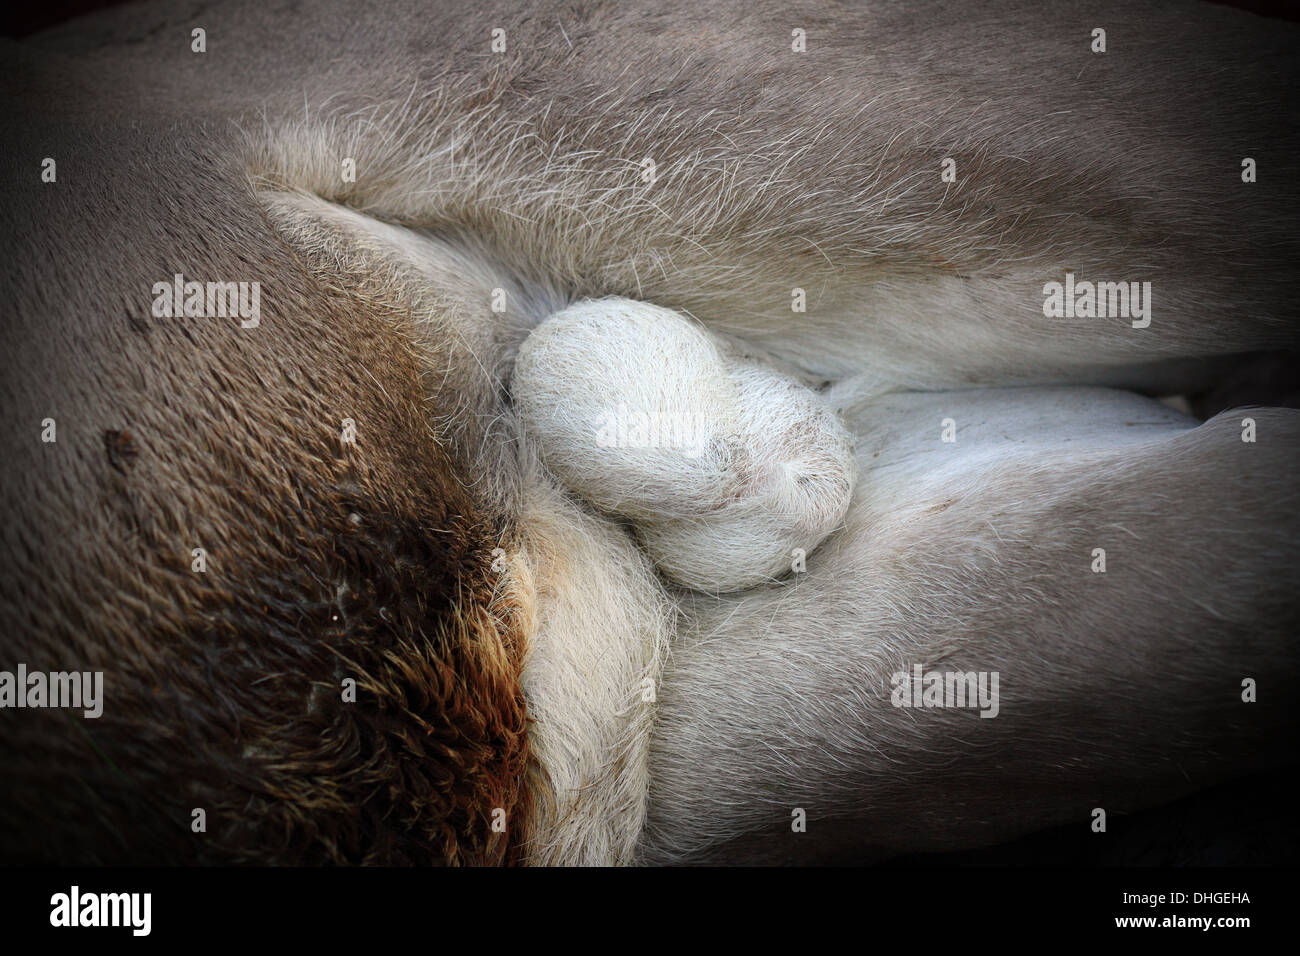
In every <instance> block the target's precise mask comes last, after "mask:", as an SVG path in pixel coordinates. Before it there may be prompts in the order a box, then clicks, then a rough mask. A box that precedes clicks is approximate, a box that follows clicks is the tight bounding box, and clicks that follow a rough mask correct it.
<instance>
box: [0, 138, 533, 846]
mask: <svg viewBox="0 0 1300 956" xmlns="http://www.w3.org/2000/svg"><path fill="white" fill-rule="evenodd" d="M105 161H106V162H110V161H108V160H105ZM186 182H187V180H185V178H184V177H178V178H177V179H176V180H175V181H172V182H170V183H163V184H160V192H159V194H158V195H157V196H156V201H157V203H158V206H159V207H160V208H159V209H157V210H154V212H159V213H160V212H161V208H162V207H165V206H168V205H173V204H174V206H175V207H176V208H175V209H173V216H174V217H175V221H179V222H184V223H185V224H186V228H184V229H183V230H177V232H176V234H174V235H171V236H169V237H168V239H169V241H170V242H171V243H172V246H171V249H170V250H168V249H166V248H165V247H163V246H161V245H159V246H156V247H152V248H151V249H150V251H148V252H146V253H144V254H143V255H141V254H140V252H141V251H140V249H139V243H137V242H134V241H132V239H131V238H130V237H129V236H126V235H120V234H115V232H116V230H117V229H122V228H129V227H127V226H126V224H125V223H123V222H121V221H120V219H118V218H117V217H116V216H115V214H114V211H113V210H112V209H111V208H105V207H106V206H111V204H112V202H113V199H112V197H111V195H100V196H87V195H86V193H85V191H84V190H79V189H78V188H77V187H76V186H75V185H71V184H70V185H71V188H69V189H67V190H63V191H62V192H58V193H55V192H44V193H41V192H37V191H29V192H27V193H25V195H23V196H22V197H21V199H20V201H19V202H18V203H17V204H15V205H14V206H11V207H10V209H11V211H13V212H16V213H17V214H18V216H19V217H20V222H19V223H18V224H17V227H18V229H19V230H20V231H21V233H22V234H23V235H25V236H26V237H27V240H28V242H29V243H30V244H31V246H32V247H33V248H35V249H36V250H38V251H42V252H44V253H45V254H53V255H55V256H56V257H57V258H58V259H59V261H60V262H62V263H64V265H65V267H67V268H70V269H72V270H74V271H76V274H77V276H78V282H76V283H69V288H75V289H77V291H78V293H79V295H78V296H77V299H76V300H75V301H74V300H73V299H68V300H65V301H64V302H62V303H61V304H60V306H59V307H57V308H56V307H52V306H51V305H50V304H49V303H42V300H41V298H40V297H41V293H42V290H41V289H40V288H38V287H30V286H29V287H27V288H22V289H20V299H21V300H22V301H23V302H24V303H25V305H24V307H23V308H21V309H20V310H19V315H20V316H22V318H20V319H19V320H18V322H17V323H16V324H17V325H18V326H19V328H17V329H15V328H13V327H11V328H10V330H9V331H10V332H11V334H13V335H15V339H14V341H15V342H17V343H18V344H17V350H18V353H19V354H18V358H19V361H17V362H15V363H14V364H13V365H11V366H10V367H9V368H8V370H7V373H6V375H5V376H4V380H3V386H2V389H3V390H2V391H0V397H2V399H3V401H4V403H5V405H6V406H7V407H8V408H10V409H11V410H12V411H14V412H15V414H14V415H13V416H12V417H10V418H8V422H9V423H10V424H17V425H18V428H17V430H16V433H11V434H9V435H7V436H6V441H7V443H8V444H9V446H10V447H13V448H21V449H22V450H21V451H18V452H17V458H18V461H17V462H16V463H15V464H16V465H17V467H10V468H6V469H5V470H4V513H5V516H6V520H5V523H4V532H3V533H4V560H3V574H2V575H0V634H2V635H3V637H2V640H3V660H4V661H5V666H7V667H10V668H12V667H13V665H14V664H15V663H16V662H17V661H24V662H25V663H27V664H28V666H29V667H30V668H32V669H51V670H53V669H68V668H76V669H102V670H104V671H105V696H106V698H107V700H108V705H107V706H106V707H105V711H104V716H103V717H102V718H101V719H99V720H83V719H82V718H81V717H80V715H77V716H75V717H74V716H72V715H71V714H69V713H68V712H65V711H54V710H45V711H38V710H26V711H22V712H17V711H8V712H5V713H4V714H3V715H0V719H2V720H3V721H4V725H5V726H4V733H3V735H0V764H3V766H4V767H5V773H4V774H3V775H2V782H0V847H3V854H4V859H5V860H6V861H9V862H12V861H27V862H32V861H60V862H76V861H86V862H105V863H110V862H111V863H122V862H163V861H166V862H184V861H239V862H277V863H287V862H291V863H310V862H322V861H335V862H355V863H398V862H419V863H424V862H429V861H437V860H442V861H445V862H451V863H484V862H501V861H508V860H513V859H516V858H517V857H518V854H519V848H520V845H521V843H522V841H523V839H524V838H525V834H524V833H523V821H524V820H526V819H527V815H528V807H527V802H526V800H525V794H524V792H523V790H522V789H521V787H520V785H519V780H520V777H521V774H522V772H523V768H524V765H525V762H526V759H527V745H526V718H525V712H524V703H523V697H522V693H521V691H520V686H519V667H520V660H521V655H522V652H523V647H522V637H521V634H520V632H519V631H518V628H517V627H516V621H515V617H514V611H513V609H512V608H511V607H510V606H509V604H508V603H506V602H505V601H504V600H503V599H502V598H500V597H497V596H495V595H494V592H493V589H494V581H493V579H494V577H495V575H493V574H492V572H491V569H490V565H491V560H492V558H491V553H490V552H491V549H492V548H493V547H495V545H496V544H497V543H498V540H499V538H500V536H501V534H502V532H503V526H502V522H501V518H500V516H498V515H493V514H490V513H487V512H485V511H484V510H483V509H481V508H480V507H479V506H478V505H477V504H476V503H475V501H474V500H473V498H472V497H471V496H470V494H469V492H467V491H466V488H465V486H466V485H467V484H468V482H467V481H466V480H465V475H464V474H463V472H462V470H461V468H460V466H459V465H457V464H456V463H455V462H454V461H453V460H452V459H451V458H450V457H449V454H448V452H447V451H446V450H445V449H444V448H442V447H441V446H440V444H439V442H438V439H437V436H436V435H433V434H431V432H430V430H429V429H428V427H427V426H426V425H425V420H424V418H423V415H424V410H423V409H422V401H423V392H422V390H421V385H420V371H419V368H418V366H417V363H416V360H415V358H414V357H413V351H412V346H411V344H410V341H409V339H408V337H407V331H406V330H405V327H404V325H403V322H404V317H403V316H402V315H400V314H396V315H394V314H389V313H384V312H382V311H378V310H375V309H373V308H369V309H367V308H359V307H358V303H357V302H356V301H355V300H354V299H352V298H350V297H349V296H348V295H347V294H346V293H342V292H339V291H330V290H327V289H323V288H321V287H319V286H318V285H317V283H316V282H315V280H314V279H313V278H311V277H310V276H309V275H307V274H306V273H305V272H304V270H303V269H302V267H301V266H300V265H299V264H298V263H297V262H296V261H295V259H294V258H293V257H292V256H291V255H290V254H289V253H288V252H287V251H285V250H283V248H281V247H278V244H277V242H276V240H275V239H274V236H273V235H271V234H265V235H263V236H261V237H250V236H245V237H244V239H245V240H246V241H245V243H244V245H245V246H248V245H251V246H253V247H255V248H257V249H259V250H260V252H259V255H258V256H257V257H256V259H255V260H254V261H247V260H243V259H242V257H241V255H240V253H239V250H238V246H237V245H236V244H233V243H230V242H228V241H227V240H226V239H225V238H220V229H221V226H220V216H221V215H222V214H223V213H230V212H231V210H230V209H229V207H228V206H227V208H224V209H223V208H221V206H222V205H224V204H222V203H218V204H217V208H216V209H214V208H213V207H212V206H211V205H206V206H203V207H202V208H200V207H199V204H198V203H197V202H196V200H195V199H194V197H192V196H191V195H190V194H188V193H187V191H186V190H185V188H184V186H185V185H186ZM203 198H204V199H205V200H207V201H208V202H210V201H211V199H212V197H211V196H210V195H205V196H204V197H203ZM24 200H25V202H24ZM232 202H234V203H237V204H240V203H245V202H251V197H248V198H246V199H244V198H240V197H233V198H232V197H230V196H227V197H225V204H229V203H232ZM51 205H55V206H57V208H51ZM145 214H146V215H149V214H150V213H145ZM68 236H71V237H73V238H71V239H68V238H67V237H68ZM214 236H215V237H218V238H208V237H214ZM69 245H73V246H77V247H79V248H78V253H77V255H78V258H76V259H75V260H74V259H69V258H68V253H67V252H66V249H67V248H68V246H69ZM56 250H57V252H56ZM169 251H170V254H168V253H169ZM174 270H176V271H180V270H184V271H185V272H186V273H190V272H193V273H194V275H193V277H194V278H197V279H199V280H200V281H202V280H204V279H208V278H212V277H214V276H219V275H222V274H223V271H224V273H226V274H236V275H240V276H247V278H249V279H255V280H258V281H260V282H261V283H262V285H263V294H264V296H265V298H264V302H265V303H267V305H266V306H264V310H263V317H262V324H261V327H260V328H259V329H257V330H256V338H255V339H254V338H251V337H250V336H251V334H252V333H250V332H249V331H245V330H241V329H240V328H239V326H238V322H237V321H231V320H223V319H187V320H165V319H163V320H159V319H154V318H152V317H151V316H148V315H147V309H148V301H147V299H146V298H145V297H144V296H141V297H140V298H139V299H136V300H133V301H131V302H130V303H129V304H127V303H123V302H120V301H118V300H116V299H115V297H114V294H115V292H116V291H117V290H120V289H123V288H127V287H134V288H139V289H141V290H146V289H148V288H149V285H150V284H151V283H152V282H154V281H157V280H159V279H162V278H164V277H165V276H167V275H169V274H170V273H171V272H172V271H174ZM287 315H293V316H295V321H294V322H287V321H284V320H283V319H284V317H285V316H287ZM298 317H305V321H297V318H298ZM26 321H32V322H34V323H39V326H38V327H36V328H35V329H33V328H32V327H27V328H23V327H22V326H23V325H24V323H25V322H26ZM254 343H255V344H254ZM380 376H382V383H381V382H380V380H379V378H380ZM46 416H49V417H53V418H55V419H56V421H57V422H58V428H59V432H58V441H57V443H55V444H49V445H42V444H40V443H39V442H33V434H32V431H31V427H32V426H33V425H38V424H39V422H40V421H41V419H43V418H44V417H46ZM344 418H352V419H354V420H355V422H356V425H357V442H356V444H355V445H353V446H345V445H343V444H342V443H341V442H340V431H341V422H342V419H344ZM196 547H202V548H204V549H205V550H206V552H207V562H208V564H207V571H206V572H205V573H198V572H195V571H193V570H191V560H192V558H191V550H192V549H193V548H196ZM348 677H351V678H355V679H356V681H357V701H356V703H354V704H353V703H344V702H343V701H342V699H341V690H342V688H341V682H342V681H343V679H344V678H348ZM196 807H201V808H204V809H205V811H206V813H207V833H206V834H201V833H200V834H196V833H192V832H191V828H190V821H191V810H192V809H193V808H196ZM497 807H500V808H503V809H505V810H506V811H507V819H508V821H509V826H508V830H507V833H506V834H497V833H493V832H492V829H491V815H492V811H493V809H494V808H497ZM36 819H39V820H46V821H53V820H58V821H60V822H59V825H58V826H56V827H36V826H33V820H36Z"/></svg>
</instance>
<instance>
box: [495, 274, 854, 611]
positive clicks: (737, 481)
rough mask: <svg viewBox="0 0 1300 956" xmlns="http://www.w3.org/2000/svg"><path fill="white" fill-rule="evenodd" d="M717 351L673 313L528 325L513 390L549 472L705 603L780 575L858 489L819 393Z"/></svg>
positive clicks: (592, 313)
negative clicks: (633, 535)
mask: <svg viewBox="0 0 1300 956" xmlns="http://www.w3.org/2000/svg"><path fill="white" fill-rule="evenodd" d="M728 351H730V350H729V349H728V348H727V346H726V345H725V344H724V343H723V342H721V341H720V340H718V339H716V338H715V337H714V336H713V335H712V334H711V333H709V332H707V331H706V330H704V329H702V328H700V327H698V326H696V325H695V324H693V323H691V322H690V321H689V320H687V319H686V318H685V317H684V316H682V315H680V314H679V313H676V312H674V311H672V310H670V309H663V308H659V307H657V306H654V305H651V304H649V303H645V302H636V301H633V300H630V299H622V298H610V299H601V300H598V301H588V302H581V303H578V304H576V305H572V306H570V307H568V308H567V309H564V310H563V311H561V312H559V313H558V314H556V315H554V316H552V317H551V318H549V319H547V320H546V321H545V322H543V323H542V324H541V325H539V326H538V327H537V329H536V330H535V331H534V332H533V333H532V334H531V335H530V336H529V337H528V338H527V339H526V340H525V341H524V343H523V345H522V346H521V347H520V350H519V357H518V360H517V363H516V366H515V373H514V379H513V394H514V400H515V405H516V408H517V409H518V411H519V415H520V419H521V421H522V423H523V426H524V428H525V431H526V433H527V434H528V436H529V438H530V439H531V440H532V441H533V442H535V443H536V444H537V445H538V447H539V448H540V450H541V454H542V457H543V459H544V460H545V462H546V464H547V466H548V467H549V468H550V469H551V470H552V471H553V472H554V473H555V474H556V475H558V476H559V477H560V478H561V479H562V480H563V481H564V482H565V483H566V484H567V485H568V486H569V487H570V488H572V489H573V490H574V491H577V492H578V493H580V494H581V495H583V497H585V498H586V499H587V500H588V501H589V502H591V503H592V504H593V505H595V506H596V507H597V508H599V509H601V510H602V511H605V512H607V513H610V514H615V515H619V516H622V517H624V518H627V519H629V520H631V521H633V522H635V524H636V526H637V528H638V530H639V532H640V536H641V541H642V543H643V545H644V546H645V548H646V550H647V552H648V553H649V554H650V556H651V557H652V558H653V559H654V561H655V563H656V564H657V565H658V566H659V569H660V570H661V571H663V572H664V573H665V574H666V575H668V576H669V577H670V578H672V579H673V580H675V581H677V582H678V583H680V584H683V585H685V586H686V587H690V588H694V589H697V590H702V591H736V590H741V589H743V588H747V587H753V586H755V585H757V584H760V583H762V582H764V581H766V580H770V579H772V578H776V577H779V576H780V575H782V574H784V573H786V572H788V571H789V570H790V568H791V564H792V557H793V556H794V555H796V554H797V553H798V552H800V551H802V552H803V553H804V554H807V553H809V552H811V551H813V550H814V549H815V548H816V547H817V546H818V545H819V544H821V542H822V541H823V540H824V539H825V538H826V536H827V535H829V534H830V533H831V532H832V531H833V530H834V529H835V528H836V527H838V526H839V524H840V521H841V520H842V519H843V517H844V512H845V511H846V510H847V509H848V505H849V499H850V497H851V495H852V492H853V484H854V479H855V474H856V472H855V468H854V462H853V447H852V441H851V440H850V438H849V435H848V433H847V432H846V431H845V429H844V426H843V425H842V424H841V423H840V422H839V421H838V419H837V418H836V417H835V415H834V413H833V412H832V411H831V410H830V409H829V408H827V407H826V405H825V404H824V403H823V402H822V400H821V399H820V397H819V396H818V395H817V394H816V393H814V392H812V391H811V390H809V389H808V388H806V387H805V386H804V385H802V384H800V383H799V382H798V381H796V380H795V379H794V378H792V377H790V376H788V375H786V374H784V373H782V372H779V371H777V370H775V369H774V368H771V367H768V366H765V365H762V364H759V363H758V362H756V361H754V360H753V359H751V358H748V357H742V356H740V355H739V354H730V355H729V354H727V353H728Z"/></svg>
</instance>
